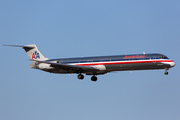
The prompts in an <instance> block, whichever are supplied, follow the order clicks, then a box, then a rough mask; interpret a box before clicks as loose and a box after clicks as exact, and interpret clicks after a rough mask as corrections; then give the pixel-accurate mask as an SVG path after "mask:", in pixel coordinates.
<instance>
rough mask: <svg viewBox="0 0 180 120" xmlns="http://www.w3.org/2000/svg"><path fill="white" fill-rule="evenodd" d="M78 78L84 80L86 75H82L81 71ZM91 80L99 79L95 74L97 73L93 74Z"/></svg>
mask: <svg viewBox="0 0 180 120" xmlns="http://www.w3.org/2000/svg"><path fill="white" fill-rule="evenodd" d="M77 78H78V79H80V80H83V79H84V75H82V74H81V73H80V74H79V75H78V76H77ZM91 80H92V81H94V82H95V81H97V77H96V76H95V75H93V76H92V77H91Z"/></svg>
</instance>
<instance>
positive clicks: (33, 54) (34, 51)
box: [4, 44, 48, 60]
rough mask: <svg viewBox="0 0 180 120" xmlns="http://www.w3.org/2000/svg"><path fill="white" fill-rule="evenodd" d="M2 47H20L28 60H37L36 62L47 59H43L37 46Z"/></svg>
mask: <svg viewBox="0 0 180 120" xmlns="http://www.w3.org/2000/svg"><path fill="white" fill-rule="evenodd" d="M4 46H12V47H21V48H23V49H24V50H25V51H26V53H27V55H28V56H29V58H30V59H37V60H47V59H48V58H46V57H44V55H43V54H42V53H41V52H40V51H39V50H38V48H37V46H36V45H35V44H31V45H25V46H20V45H4Z"/></svg>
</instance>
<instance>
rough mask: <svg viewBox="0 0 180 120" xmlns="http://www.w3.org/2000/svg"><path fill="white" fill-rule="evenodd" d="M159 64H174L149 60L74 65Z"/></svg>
mask: <svg viewBox="0 0 180 120" xmlns="http://www.w3.org/2000/svg"><path fill="white" fill-rule="evenodd" d="M157 62H158V63H160V62H174V61H173V60H155V59H154V60H149V61H120V62H113V61H112V62H104V63H93V62H92V63H85V64H83V63H82V64H75V65H79V66H91V65H115V64H134V63H157Z"/></svg>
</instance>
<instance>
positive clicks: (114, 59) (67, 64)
mask: <svg viewBox="0 0 180 120" xmlns="http://www.w3.org/2000/svg"><path fill="white" fill-rule="evenodd" d="M4 46H13V47H21V48H23V49H24V50H25V51H26V53H27V55H28V56H29V58H30V60H31V61H32V63H31V64H29V67H30V68H34V69H39V70H43V71H46V72H50V73H58V74H71V73H75V74H78V76H77V78H78V79H80V80H82V79H84V75H83V74H86V75H92V77H91V80H92V81H97V77H96V76H97V75H103V74H106V73H109V72H113V71H134V70H154V69H165V73H164V74H165V75H168V70H169V68H172V67H174V66H175V62H174V61H173V60H171V59H169V58H168V57H167V56H165V55H163V54H157V53H154V54H145V53H143V54H132V55H116V56H97V57H79V58H63V59H49V58H46V57H44V55H43V54H42V53H41V52H40V51H39V50H38V48H37V46H36V45H35V44H30V45H25V46H20V45H4Z"/></svg>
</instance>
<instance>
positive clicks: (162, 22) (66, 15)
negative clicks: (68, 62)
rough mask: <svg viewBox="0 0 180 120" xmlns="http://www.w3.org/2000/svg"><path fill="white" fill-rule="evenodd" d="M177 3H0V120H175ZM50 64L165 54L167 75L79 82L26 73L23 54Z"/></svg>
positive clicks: (179, 80) (179, 109) (117, 75)
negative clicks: (31, 50) (31, 48)
mask: <svg viewBox="0 0 180 120" xmlns="http://www.w3.org/2000/svg"><path fill="white" fill-rule="evenodd" d="M179 6H180V1H178V0H171V1H169V0H151V1H147V0H121V1H119V0H109V1H108V0H85V1H84V0H78V1H77V0H76V1H74V0H69V1H61V0H51V1H48V0H31V1H24V0H15V1H12V0H1V1H0V44H1V47H0V55H1V57H0V58H1V67H0V68H1V69H0V73H1V75H0V120H179V119H180V102H179V101H180V87H179V86H180V73H179V63H180V62H179V61H180V54H179V51H180V47H179V46H180V7H179ZM2 44H15V45H27V44H36V45H37V46H38V48H39V50H40V51H41V52H42V53H43V55H44V56H46V57H48V58H69V57H86V56H104V55H121V54H141V53H143V52H145V53H162V54H165V55H167V56H168V57H169V58H171V59H173V60H174V61H175V62H176V66H175V67H174V68H172V69H170V70H169V75H167V76H165V75H164V71H165V70H147V71H133V72H132V73H131V72H130V71H124V72H114V73H108V74H106V75H99V76H98V81H97V82H92V81H91V80H90V79H91V76H85V78H84V80H78V79H77V75H76V74H72V75H68V74H67V75H63V74H50V73H46V72H43V71H40V70H35V69H31V68H29V64H30V63H31V61H29V60H28V59H29V58H28V56H27V54H26V53H25V52H24V50H23V49H21V48H14V47H5V46H2Z"/></svg>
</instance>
